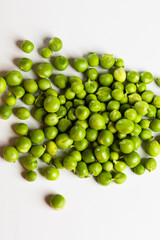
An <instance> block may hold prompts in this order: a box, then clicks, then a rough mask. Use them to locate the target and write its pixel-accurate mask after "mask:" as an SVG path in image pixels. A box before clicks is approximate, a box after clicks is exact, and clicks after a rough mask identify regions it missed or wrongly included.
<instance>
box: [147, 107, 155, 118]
mask: <svg viewBox="0 0 160 240" xmlns="http://www.w3.org/2000/svg"><path fill="white" fill-rule="evenodd" d="M156 113H157V109H156V107H155V106H154V105H152V104H149V108H148V113H147V115H146V117H150V118H151V117H155V116H156Z"/></svg>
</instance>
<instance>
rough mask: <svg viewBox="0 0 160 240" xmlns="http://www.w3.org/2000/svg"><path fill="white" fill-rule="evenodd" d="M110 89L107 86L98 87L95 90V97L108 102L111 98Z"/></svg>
mask: <svg viewBox="0 0 160 240" xmlns="http://www.w3.org/2000/svg"><path fill="white" fill-rule="evenodd" d="M111 91H112V90H111V89H110V88H109V87H100V88H98V91H97V92H96V95H97V98H98V100H99V101H100V102H108V101H109V100H111V98H112V95H111Z"/></svg>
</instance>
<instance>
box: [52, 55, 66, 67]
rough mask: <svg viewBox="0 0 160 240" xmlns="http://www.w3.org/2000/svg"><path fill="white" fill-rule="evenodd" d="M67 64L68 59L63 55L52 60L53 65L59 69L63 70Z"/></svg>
mask: <svg viewBox="0 0 160 240" xmlns="http://www.w3.org/2000/svg"><path fill="white" fill-rule="evenodd" d="M68 65H69V62H68V59H67V58H66V57H63V56H58V57H56V59H55V61H54V66H55V68H56V69H57V70H59V71H64V70H65V69H66V68H67V67H68Z"/></svg>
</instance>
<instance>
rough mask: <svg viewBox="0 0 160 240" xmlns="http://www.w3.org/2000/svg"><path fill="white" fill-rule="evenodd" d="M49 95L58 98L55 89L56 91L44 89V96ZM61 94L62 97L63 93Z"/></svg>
mask: <svg viewBox="0 0 160 240" xmlns="http://www.w3.org/2000/svg"><path fill="white" fill-rule="evenodd" d="M50 95H53V96H55V97H58V98H59V96H58V93H57V91H56V90H55V89H52V88H47V90H46V91H45V96H46V97H48V96H50ZM61 96H63V97H64V95H61Z"/></svg>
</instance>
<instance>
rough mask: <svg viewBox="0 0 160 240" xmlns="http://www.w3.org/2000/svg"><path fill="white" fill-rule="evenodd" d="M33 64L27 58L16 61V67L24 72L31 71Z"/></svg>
mask: <svg viewBox="0 0 160 240" xmlns="http://www.w3.org/2000/svg"><path fill="white" fill-rule="evenodd" d="M32 66H33V62H32V60H31V59H29V58H21V59H20V60H19V61H18V67H19V68H20V69H21V70H22V71H24V72H29V71H30V70H31V69H32Z"/></svg>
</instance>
